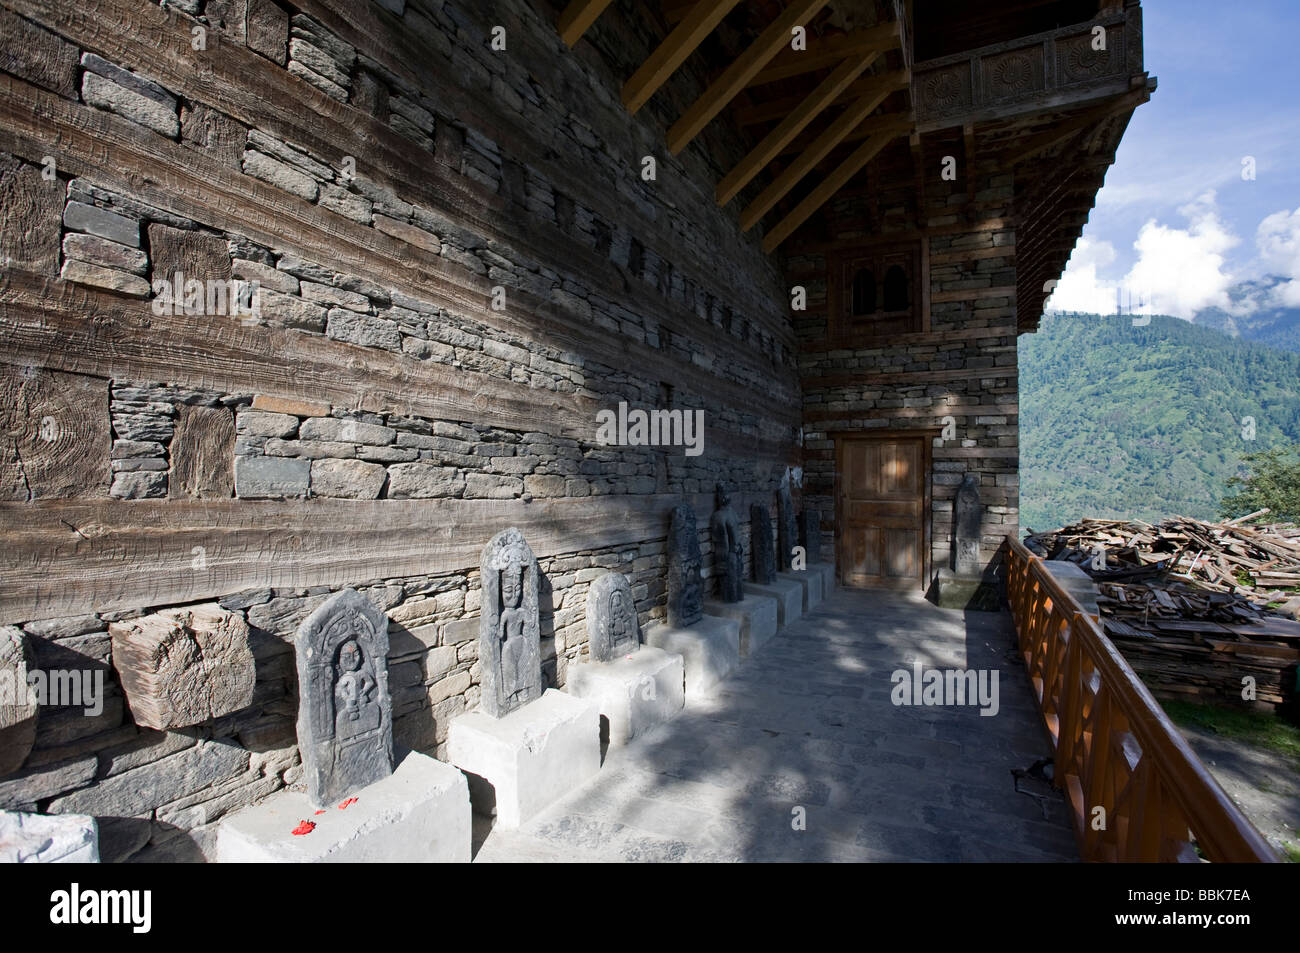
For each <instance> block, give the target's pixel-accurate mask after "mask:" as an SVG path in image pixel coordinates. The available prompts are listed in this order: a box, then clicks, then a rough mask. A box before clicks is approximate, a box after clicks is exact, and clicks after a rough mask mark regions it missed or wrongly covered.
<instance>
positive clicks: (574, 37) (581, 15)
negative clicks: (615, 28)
mask: <svg viewBox="0 0 1300 953" xmlns="http://www.w3.org/2000/svg"><path fill="white" fill-rule="evenodd" d="M609 4H610V0H570V3H569V5H568V6H567V7H565V8H564V12H563V13H561V14H560V22H559V23H558V24H557V28H558V29H559V31H560V38H561V39H562V40H564V42H565V43H567V44H568V45H569V46H573V45H574V44H575V43H577V42H578V41H579V40H580V39H582V34H584V33H586V32H587V29H588V28H589V27H590V26H591V25H592V24H593V23H595V22H596V19H597V18H598V17H599V16H600V15H601V14H602V13H604V12H605V8H606V7H607V6H609Z"/></svg>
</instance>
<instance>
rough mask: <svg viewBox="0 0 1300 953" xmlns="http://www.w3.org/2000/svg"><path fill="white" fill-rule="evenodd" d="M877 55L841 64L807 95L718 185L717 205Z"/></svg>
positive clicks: (724, 203) (730, 194) (754, 173)
mask: <svg viewBox="0 0 1300 953" xmlns="http://www.w3.org/2000/svg"><path fill="white" fill-rule="evenodd" d="M879 55H880V54H878V53H865V54H862V55H861V56H855V57H853V58H852V59H847V60H845V61H844V62H843V63H841V64H840V65H839V66H838V67H837V68H836V69H835V71H834V72H833V73H831V75H830V76H827V77H826V79H824V80H822V82H821V84H820V85H819V86H818V87H817V88H816V89H815V90H813V91H812V92H811V93H809V94H808V97H807V98H806V99H804V101H803V102H801V103H800V104H799V105H798V106H797V107H796V108H795V109H794V110H792V111H791V113H790V115H788V116H786V117H785V119H783V120H782V121H781V124H780V125H779V126H777V127H776V128H775V129H773V130H772V131H771V132H770V133H768V134H767V135H766V136H765V137H764V138H763V141H762V142H760V143H759V144H758V145H757V146H755V147H754V149H753V150H752V151H751V152H750V153H749V155H747V156H745V158H743V159H741V160H740V162H738V163H737V164H736V167H735V168H734V169H732V170H731V171H730V172H728V173H727V174H726V175H725V176H724V177H723V179H722V181H721V182H719V183H718V190H717V199H718V204H719V205H726V204H727V203H728V202H730V201H731V200H732V199H733V198H735V196H736V193H737V192H739V191H740V190H741V189H743V188H744V187H745V186H746V185H748V184H749V183H750V182H751V181H752V180H753V178H754V176H756V175H758V173H759V172H760V171H761V170H762V169H763V167H764V166H766V165H767V164H768V163H769V162H771V161H772V160H773V159H774V158H776V156H778V155H779V154H780V152H781V150H782V149H784V148H785V147H786V146H787V145H789V144H790V143H791V142H792V141H794V139H795V137H796V136H798V135H799V133H801V132H803V130H804V129H806V128H807V127H808V124H809V123H811V122H812V121H813V120H814V119H816V118H817V117H818V116H819V115H821V113H822V111H823V110H824V109H825V108H826V107H827V106H829V105H830V104H831V103H832V102H834V101H835V100H836V99H838V98H839V96H840V95H841V94H842V93H843V92H844V90H845V89H846V88H848V86H849V84H850V83H852V82H853V81H854V80H855V79H857V78H858V77H859V76H860V75H862V72H863V70H865V69H866V68H867V67H868V66H870V65H871V63H872V61H873V60H874V59H875V58H876V57H877V56H879Z"/></svg>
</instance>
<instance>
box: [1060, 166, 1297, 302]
mask: <svg viewBox="0 0 1300 953" xmlns="http://www.w3.org/2000/svg"><path fill="white" fill-rule="evenodd" d="M1178 213H1179V214H1180V215H1182V216H1183V217H1184V218H1185V219H1187V222H1188V226H1187V227H1186V228H1174V227H1172V226H1169V225H1161V224H1160V223H1158V222H1157V221H1156V220H1155V219H1148V220H1147V222H1146V224H1144V225H1143V226H1142V229H1141V230H1140V231H1139V232H1138V237H1137V241H1135V242H1134V243H1133V248H1134V250H1135V251H1136V252H1137V260H1136V261H1135V262H1134V264H1133V267H1132V268H1131V269H1129V272H1128V274H1127V275H1125V276H1124V277H1123V278H1122V279H1120V280H1119V281H1114V280H1108V279H1104V278H1101V277H1099V275H1098V271H1099V269H1101V268H1104V267H1106V266H1107V265H1109V264H1112V263H1113V262H1114V260H1115V258H1116V254H1115V249H1114V247H1113V246H1112V245H1111V244H1110V243H1109V242H1096V243H1092V242H1089V241H1088V240H1087V239H1081V240H1080V242H1079V244H1078V246H1077V247H1076V248H1075V251H1074V254H1073V255H1072V256H1071V258H1070V263H1069V266H1068V267H1067V268H1066V271H1065V274H1064V275H1063V276H1062V278H1061V282H1060V284H1059V285H1058V286H1057V288H1056V291H1055V293H1054V294H1053V295H1052V298H1051V299H1050V307H1051V309H1052V310H1055V311H1092V312H1100V313H1103V314H1104V313H1107V312H1111V311H1114V310H1115V305H1116V289H1117V288H1118V289H1119V293H1120V297H1121V298H1122V301H1123V304H1124V310H1125V311H1128V310H1130V309H1131V310H1132V311H1135V312H1138V313H1141V314H1171V315H1175V316H1177V317H1180V318H1186V319H1188V320H1190V319H1191V318H1192V316H1193V315H1195V314H1196V312H1197V311H1199V310H1201V309H1202V308H1209V307H1219V308H1228V307H1230V304H1231V303H1230V301H1229V299H1228V289H1229V288H1230V287H1231V286H1232V285H1233V283H1234V282H1235V281H1236V280H1237V278H1236V277H1235V276H1234V275H1233V274H1231V273H1230V272H1228V271H1227V270H1226V267H1225V266H1226V261H1225V258H1224V255H1225V253H1226V252H1227V251H1229V250H1230V249H1231V248H1233V247H1234V246H1235V245H1237V244H1238V243H1239V242H1240V239H1239V238H1237V236H1236V235H1234V234H1233V233H1232V231H1231V229H1230V228H1229V227H1228V226H1227V225H1225V224H1224V222H1223V220H1222V219H1221V218H1220V217H1219V213H1218V207H1217V205H1216V204H1215V193H1214V192H1213V190H1211V191H1207V192H1205V193H1204V194H1202V195H1201V196H1200V197H1199V198H1197V199H1196V200H1195V201H1193V202H1189V203H1188V204H1187V205H1184V206H1182V207H1181V208H1179V209H1178ZM1273 217H1274V216H1270V218H1273ZM1298 221H1300V220H1298ZM1290 234H1291V238H1292V240H1294V239H1295V237H1296V235H1295V233H1294V232H1292V233H1290ZM1279 241H1280V244H1281V246H1283V247H1285V241H1286V239H1285V238H1282V239H1280V240H1279ZM1291 247H1293V248H1294V247H1296V246H1295V245H1294V244H1293V245H1292V246H1291Z"/></svg>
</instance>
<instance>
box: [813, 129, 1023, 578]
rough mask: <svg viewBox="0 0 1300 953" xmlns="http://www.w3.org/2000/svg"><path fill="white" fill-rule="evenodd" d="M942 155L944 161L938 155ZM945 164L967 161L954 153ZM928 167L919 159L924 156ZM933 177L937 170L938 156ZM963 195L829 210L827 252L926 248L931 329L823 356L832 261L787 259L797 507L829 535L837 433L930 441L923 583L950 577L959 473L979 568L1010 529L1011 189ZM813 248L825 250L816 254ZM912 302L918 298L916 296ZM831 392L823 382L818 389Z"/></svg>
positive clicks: (884, 193) (992, 172)
mask: <svg viewBox="0 0 1300 953" xmlns="http://www.w3.org/2000/svg"><path fill="white" fill-rule="evenodd" d="M938 151H940V152H942V151H943V150H942V149H939V150H938ZM954 151H956V152H957V155H958V157H960V158H963V159H964V157H963V156H962V154H961V152H960V146H958V147H957V148H956V149H954ZM927 158H928V151H927ZM930 165H931V167H932V168H933V169H934V170H935V171H936V173H937V171H938V169H939V167H940V166H939V156H938V155H936V156H934V161H933V163H931V164H930ZM976 176H977V179H978V181H977V184H976V185H975V187H974V188H973V189H971V190H970V191H969V192H968V191H967V189H966V187H965V182H964V180H962V179H959V180H958V181H957V182H956V183H951V184H950V183H947V182H943V181H939V180H938V175H937V174H936V175H935V176H933V177H931V178H928V179H927V181H926V191H925V194H926V197H927V199H928V204H927V205H926V207H925V208H924V210H923V212H918V210H917V208H916V206H915V204H914V202H912V201H911V200H910V199H908V198H907V197H906V196H907V195H909V194H911V193H910V192H909V190H907V189H904V188H901V187H900V188H896V189H893V190H891V189H889V188H881V190H880V192H879V193H878V195H877V198H876V201H875V203H874V205H873V206H872V207H871V208H870V209H867V208H865V205H866V202H865V200H862V199H858V200H854V199H846V200H844V201H843V202H841V203H839V206H838V207H837V208H836V209H835V210H834V215H833V216H832V218H831V222H832V224H831V225H830V228H829V234H828V236H827V241H826V242H825V243H824V246H825V245H839V246H840V247H842V248H846V249H851V248H853V247H854V246H855V243H856V241H857V240H856V239H855V238H854V237H852V236H853V234H854V232H855V230H860V229H861V227H862V223H863V222H864V221H875V222H876V223H878V226H877V227H878V231H876V232H875V233H873V234H872V240H875V241H878V240H879V239H881V238H885V239H888V238H889V237H890V236H891V235H894V236H897V238H898V241H899V242H900V243H902V242H915V243H922V244H924V246H926V252H925V254H924V255H923V259H922V260H923V261H928V289H929V294H928V309H926V311H927V315H928V322H929V325H928V330H923V331H921V332H918V333H911V334H904V335H897V336H894V337H893V338H892V339H885V340H880V341H872V342H869V344H868V345H867V346H837V347H834V348H828V347H827V346H826V343H825V339H826V333H827V309H828V307H829V303H828V294H827V269H828V263H827V262H828V259H827V254H826V252H825V251H820V250H819V251H809V250H808V249H803V250H802V251H800V250H796V253H795V254H792V255H791V257H790V259H789V268H790V273H791V276H792V277H791V279H790V280H791V282H792V283H796V282H797V283H802V284H804V285H805V286H806V287H807V289H808V293H809V297H808V309H807V311H806V312H804V313H797V314H796V316H795V327H796V330H797V332H798V335H799V339H800V354H799V373H800V376H801V378H802V380H803V406H804V415H805V424H804V434H803V437H804V445H803V449H804V499H805V501H806V502H808V503H809V504H810V505H812V506H816V507H818V508H819V509H820V510H821V512H822V520H823V528H824V529H825V530H827V531H830V530H831V529H832V528H833V524H834V514H835V499H834V492H835V490H834V477H835V474H834V468H835V442H834V439H833V438H832V437H831V436H830V434H831V433H833V432H835V431H861V432H864V433H871V432H875V431H884V430H896V431H913V430H922V431H923V430H938V431H942V430H943V429H944V428H945V426H948V427H949V432H950V433H951V434H952V436H951V437H949V438H948V439H943V438H941V437H937V436H936V437H934V438H933V449H932V455H933V465H932V470H931V473H930V479H931V560H932V567H931V568H932V570H934V571H937V570H938V569H940V568H942V567H945V566H948V565H949V559H950V554H951V543H952V529H953V526H952V523H953V501H954V499H955V497H956V492H957V487H958V486H959V485H960V484H961V482H962V478H963V477H964V476H965V475H966V474H967V473H974V474H976V475H977V476H978V477H979V484H980V498H981V502H982V503H983V505H984V513H983V521H982V527H981V529H982V538H981V544H980V553H981V558H982V559H983V560H984V561H985V563H986V564H990V565H991V564H994V563H995V562H996V560H997V557H998V550H999V547H1001V546H1002V544H1003V542H1004V540H1005V537H1006V536H1007V535H1008V534H1015V535H1018V524H1019V473H1018V471H1019V403H1018V397H1017V395H1018V389H1017V368H1016V336H1017V331H1016V307H1015V291H1014V286H1015V228H1014V221H1013V218H1012V206H1011V199H1012V196H1013V182H1012V177H1011V176H1010V175H1009V174H1006V173H1005V171H1003V170H999V169H998V168H997V167H996V165H989V164H984V165H982V166H981V167H980V168H979V170H978V171H977V172H976ZM824 246H823V247H824ZM918 291H919V289H918ZM828 378H829V379H831V381H832V382H831V383H829V384H828V383H826V380H825V379H828Z"/></svg>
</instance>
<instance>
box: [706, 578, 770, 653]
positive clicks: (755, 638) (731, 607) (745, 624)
mask: <svg viewBox="0 0 1300 953" xmlns="http://www.w3.org/2000/svg"><path fill="white" fill-rule="evenodd" d="M704 611H705V612H706V613H707V614H708V615H716V616H721V617H722V618H724V619H735V620H736V621H737V622H739V623H740V657H741V658H748V657H749V656H750V655H752V654H754V652H756V651H758V647H759V646H760V645H762V644H763V643H764V642H766V641H767V640H768V639H770V638H771V637H772V636H774V635H776V630H777V627H778V625H779V623H778V621H777V617H778V616H779V615H780V612H779V611H778V609H777V603H776V599H774V598H773V597H772V596H759V595H753V594H750V595H746V596H745V598H744V599H742V600H741V601H740V602H720V601H719V600H717V599H709V600H707V601H705V603H704Z"/></svg>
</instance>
